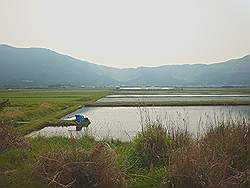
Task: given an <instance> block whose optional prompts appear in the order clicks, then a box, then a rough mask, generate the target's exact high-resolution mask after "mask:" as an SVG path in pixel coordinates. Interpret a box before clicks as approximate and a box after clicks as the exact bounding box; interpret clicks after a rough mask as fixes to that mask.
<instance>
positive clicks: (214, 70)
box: [0, 45, 250, 88]
mask: <svg viewBox="0 0 250 188" xmlns="http://www.w3.org/2000/svg"><path fill="white" fill-rule="evenodd" d="M53 85H54V86H55V85H72V86H77V87H80V86H81V85H84V86H87V87H88V86H97V87H99V86H117V85H126V86H250V55H247V56H244V57H242V58H239V59H232V60H229V61H226V62H221V63H214V64H209V65H206V64H194V65H188V64H185V65H164V66H158V67H139V68H125V69H118V68H113V67H107V66H103V65H98V64H93V63H89V62H87V61H82V60H79V59H75V58H72V57H70V56H66V55H62V54H59V53H56V52H54V51H51V50H48V49H44V48H15V47H11V46H8V45H0V87H2V88H3V87H6V88H11V87H48V86H53Z"/></svg>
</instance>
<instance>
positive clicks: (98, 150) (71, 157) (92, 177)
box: [38, 144, 126, 188]
mask: <svg viewBox="0 0 250 188" xmlns="http://www.w3.org/2000/svg"><path fill="white" fill-rule="evenodd" d="M38 173H39V174H40V175H41V176H42V177H43V178H45V179H46V180H47V182H48V184H49V185H50V184H54V185H56V186H59V187H75V188H78V187H81V188H83V187H86V188H91V187H102V188H108V187H111V188H112V187H114V188H115V187H126V181H125V178H124V174H123V173H122V171H121V170H120V168H119V166H118V164H117V154H116V152H115V151H114V150H113V149H111V148H110V147H109V145H107V144H98V145H96V147H95V148H94V149H93V150H92V151H91V152H87V151H84V150H82V149H75V150H72V149H71V150H62V151H57V152H48V153H45V154H44V155H41V156H40V157H39V160H38Z"/></svg>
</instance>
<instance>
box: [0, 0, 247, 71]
mask: <svg viewBox="0 0 250 188" xmlns="http://www.w3.org/2000/svg"><path fill="white" fill-rule="evenodd" d="M0 43H5V44H10V45H14V46H18V47H46V48H50V49H52V50H56V51H58V52H61V53H64V54H68V55H71V56H73V57H77V58H80V59H85V60H89V61H91V62H93V63H98V64H104V65H108V66H115V67H138V66H157V65H162V64H183V63H211V62H218V61H223V60H226V59H230V58H237V57H241V56H243V55H245V54H250V0H162V1H160V0H123V1H121V0H88V1H87V0H86V1H85V0H0Z"/></svg>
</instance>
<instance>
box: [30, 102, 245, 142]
mask: <svg viewBox="0 0 250 188" xmlns="http://www.w3.org/2000/svg"><path fill="white" fill-rule="evenodd" d="M79 113H82V114H85V115H87V116H88V117H89V119H90V121H91V124H90V125H89V128H88V129H83V130H82V131H79V132H76V131H75V127H46V128H44V129H42V130H40V131H37V132H33V133H31V135H30V136H37V135H41V136H59V135H60V136H74V137H79V136H81V135H83V134H85V133H86V131H87V132H89V133H91V134H92V135H93V136H95V137H96V138H97V139H103V138H111V137H112V138H119V139H121V140H130V139H131V138H132V137H133V136H134V135H135V134H136V133H137V132H138V131H141V126H142V125H144V126H145V124H146V123H147V122H150V121H156V120H157V121H159V122H161V123H163V124H164V125H166V126H169V125H172V126H179V127H185V126H187V128H188V130H189V131H190V132H192V133H194V134H196V133H197V131H202V130H203V129H204V128H205V127H206V126H207V125H209V124H211V123H212V124H215V121H221V120H223V119H224V120H227V119H229V118H232V119H238V118H242V117H245V118H247V119H248V120H249V118H250V106H187V107H143V108H138V107H89V108H82V109H79V110H77V111H76V112H74V113H71V114H69V115H67V116H66V117H65V118H64V119H65V120H70V119H74V115H75V114H79Z"/></svg>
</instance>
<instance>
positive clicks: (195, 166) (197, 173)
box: [163, 120, 249, 188]
mask: <svg viewBox="0 0 250 188" xmlns="http://www.w3.org/2000/svg"><path fill="white" fill-rule="evenodd" d="M248 128H249V124H247V123H245V121H244V120H243V121H242V122H235V121H234V122H227V123H222V124H220V125H219V126H217V127H211V128H210V129H209V130H208V132H207V133H205V135H204V136H203V137H202V138H200V139H199V140H197V141H196V142H194V143H193V144H189V145H188V146H187V147H185V148H182V150H178V151H177V152H175V153H174V154H173V155H172V164H171V166H170V175H171V178H170V180H169V179H168V181H167V182H164V183H163V187H177V188H182V187H185V188H189V187H190V188H191V187H194V188H195V187H211V188H216V187H218V188H226V187H235V188H236V187H247V185H248V183H249V170H248V165H249V163H248V162H249V161H248V158H249V156H248V153H247V147H248V146H247V145H248V144H247V139H248V137H249V135H248Z"/></svg>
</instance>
